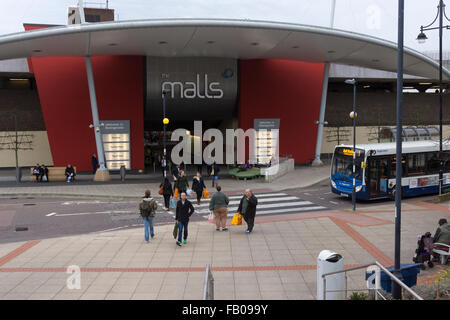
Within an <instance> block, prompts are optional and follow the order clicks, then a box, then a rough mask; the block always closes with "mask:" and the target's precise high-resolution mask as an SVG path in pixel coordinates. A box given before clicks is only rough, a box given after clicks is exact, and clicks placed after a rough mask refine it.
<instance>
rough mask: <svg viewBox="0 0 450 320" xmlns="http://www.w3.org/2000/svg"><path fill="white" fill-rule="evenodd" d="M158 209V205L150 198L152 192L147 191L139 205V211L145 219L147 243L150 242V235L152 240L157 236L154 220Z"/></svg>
mask: <svg viewBox="0 0 450 320" xmlns="http://www.w3.org/2000/svg"><path fill="white" fill-rule="evenodd" d="M156 209H158V204H157V203H156V201H155V199H153V198H152V197H151V196H150V190H145V193H144V198H143V199H142V202H141V203H140V204H139V211H140V213H141V216H142V219H144V232H145V235H144V237H145V241H147V243H148V242H149V233H150V236H151V237H152V239H153V237H154V236H155V232H154V230H153V218H154V217H155V215H156ZM149 231H150V232H149Z"/></svg>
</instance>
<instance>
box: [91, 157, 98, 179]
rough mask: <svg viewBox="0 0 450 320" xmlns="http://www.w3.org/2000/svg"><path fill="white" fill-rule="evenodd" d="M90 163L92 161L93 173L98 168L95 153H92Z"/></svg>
mask: <svg viewBox="0 0 450 320" xmlns="http://www.w3.org/2000/svg"><path fill="white" fill-rule="evenodd" d="M91 163H92V173H93V174H95V173H96V172H97V168H98V159H97V156H96V155H95V153H94V154H93V155H92V158H91Z"/></svg>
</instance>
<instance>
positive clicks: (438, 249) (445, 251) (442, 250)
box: [433, 242, 450, 265]
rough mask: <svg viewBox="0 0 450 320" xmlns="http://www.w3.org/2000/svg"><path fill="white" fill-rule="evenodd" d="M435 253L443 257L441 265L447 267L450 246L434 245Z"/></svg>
mask: <svg viewBox="0 0 450 320" xmlns="http://www.w3.org/2000/svg"><path fill="white" fill-rule="evenodd" d="M433 246H434V248H433V252H435V253H437V254H439V256H440V257H441V264H442V265H446V264H447V260H448V257H450V246H449V245H446V244H444V243H438V242H436V243H433Z"/></svg>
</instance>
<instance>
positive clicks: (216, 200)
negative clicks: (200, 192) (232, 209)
mask: <svg viewBox="0 0 450 320" xmlns="http://www.w3.org/2000/svg"><path fill="white" fill-rule="evenodd" d="M216 190H217V192H215V193H214V194H213V196H212V197H211V200H210V202H209V210H211V211H212V212H213V213H214V220H215V221H216V231H220V228H222V231H227V230H228V228H227V216H228V203H230V199H228V197H227V195H226V194H225V193H223V192H222V188H221V187H220V186H217V187H216Z"/></svg>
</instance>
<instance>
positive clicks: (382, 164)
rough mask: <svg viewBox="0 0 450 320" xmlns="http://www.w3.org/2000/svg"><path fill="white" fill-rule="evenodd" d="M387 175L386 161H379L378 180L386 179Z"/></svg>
mask: <svg viewBox="0 0 450 320" xmlns="http://www.w3.org/2000/svg"><path fill="white" fill-rule="evenodd" d="M388 174H389V172H388V159H380V178H382V179H386V178H387V177H388Z"/></svg>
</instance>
